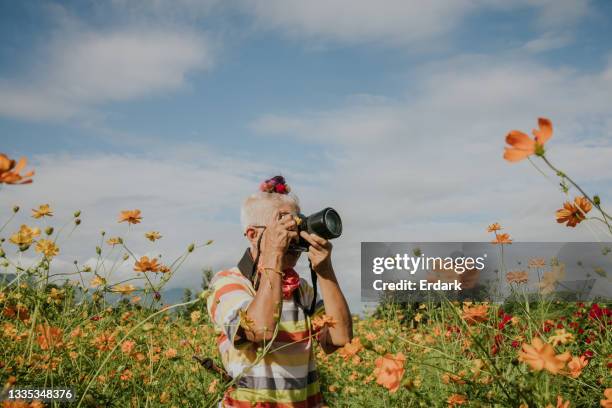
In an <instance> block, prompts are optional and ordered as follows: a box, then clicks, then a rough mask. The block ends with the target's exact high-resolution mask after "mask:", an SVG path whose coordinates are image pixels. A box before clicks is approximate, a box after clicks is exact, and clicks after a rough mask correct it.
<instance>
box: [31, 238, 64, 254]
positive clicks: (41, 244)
mask: <svg viewBox="0 0 612 408" xmlns="http://www.w3.org/2000/svg"><path fill="white" fill-rule="evenodd" d="M35 249H36V252H42V253H43V254H44V255H45V257H47V258H53V257H54V256H55V255H57V254H58V253H59V248H58V247H57V245H55V242H53V241H51V240H50V239H41V240H40V241H38V243H37V244H36V248H35Z"/></svg>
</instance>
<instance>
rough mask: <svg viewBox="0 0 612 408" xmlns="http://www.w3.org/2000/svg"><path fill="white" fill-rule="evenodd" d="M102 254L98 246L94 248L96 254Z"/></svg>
mask: <svg viewBox="0 0 612 408" xmlns="http://www.w3.org/2000/svg"><path fill="white" fill-rule="evenodd" d="M101 253H102V248H100V247H99V246H97V247H96V254H98V255H100V254H101Z"/></svg>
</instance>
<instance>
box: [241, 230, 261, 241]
mask: <svg viewBox="0 0 612 408" xmlns="http://www.w3.org/2000/svg"><path fill="white" fill-rule="evenodd" d="M259 234H260V231H258V230H257V228H252V227H248V228H247V230H246V232H245V233H244V235H245V236H246V237H247V239H248V240H249V241H250V242H251V244H256V243H257V239H258V238H259Z"/></svg>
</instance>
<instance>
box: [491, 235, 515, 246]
mask: <svg viewBox="0 0 612 408" xmlns="http://www.w3.org/2000/svg"><path fill="white" fill-rule="evenodd" d="M491 243H492V244H511V243H512V240H511V239H510V234H495V239H494V240H493V241H491Z"/></svg>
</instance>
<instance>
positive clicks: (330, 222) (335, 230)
mask: <svg viewBox="0 0 612 408" xmlns="http://www.w3.org/2000/svg"><path fill="white" fill-rule="evenodd" d="M324 222H325V226H326V227H327V230H328V231H329V234H330V235H331V236H333V237H334V238H335V237H339V236H340V235H341V234H342V220H341V219H340V215H339V214H338V213H337V212H336V210H334V209H333V208H328V209H327V211H325V216H324Z"/></svg>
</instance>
